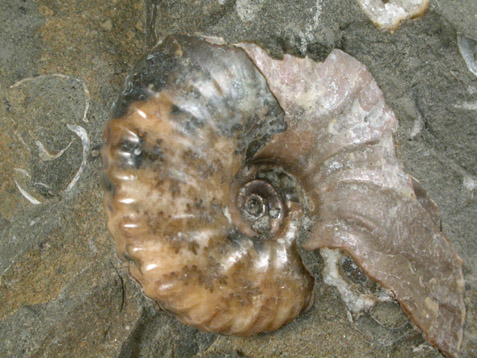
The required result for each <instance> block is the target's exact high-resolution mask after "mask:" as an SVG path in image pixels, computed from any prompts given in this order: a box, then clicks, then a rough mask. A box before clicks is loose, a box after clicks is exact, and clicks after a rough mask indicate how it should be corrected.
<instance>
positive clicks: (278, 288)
mask: <svg viewBox="0 0 477 358" xmlns="http://www.w3.org/2000/svg"><path fill="white" fill-rule="evenodd" d="M113 117H115V118H113V119H112V120H111V121H110V122H109V123H108V125H107V127H106V129H105V132H104V133H105V146H104V148H103V152H102V158H103V163H104V168H105V174H106V175H105V182H106V187H107V188H108V190H107V191H106V194H105V197H104V205H105V208H106V212H107V214H108V217H109V222H108V227H109V230H110V231H111V233H112V235H113V236H114V238H115V239H116V243H117V251H118V255H119V256H120V257H122V258H124V259H126V260H128V261H129V262H130V271H131V273H132V275H133V276H134V277H135V278H136V279H137V280H138V281H139V282H140V283H141V285H142V286H143V288H144V291H145V293H146V294H147V295H148V296H149V297H151V298H153V299H155V300H157V301H158V302H159V303H160V305H161V306H162V307H163V308H165V309H167V310H169V311H171V312H173V313H175V314H176V316H177V317H178V318H179V319H180V320H181V321H182V322H184V323H187V324H191V325H194V326H197V327H199V328H201V329H203V330H206V331H214V332H219V333H223V334H237V335H250V334H255V333H258V332H261V331H273V330H275V329H277V328H278V327H280V326H282V325H283V324H285V323H287V322H289V321H290V320H292V319H293V318H295V317H296V316H297V315H298V314H299V313H300V312H302V311H303V310H304V309H306V308H307V307H308V306H309V305H310V302H311V296H312V291H313V279H312V277H311V276H310V274H309V273H308V272H307V271H306V270H305V268H304V267H303V265H302V262H301V260H300V257H299V256H298V254H297V251H296V243H295V240H296V238H297V236H298V235H299V234H300V230H302V225H301V221H302V217H303V215H304V211H305V208H303V205H304V201H305V198H304V197H303V195H302V189H301V188H300V186H299V185H298V184H297V183H295V182H294V179H293V178H292V177H291V176H290V175H289V174H288V173H286V172H285V171H284V170H282V169H280V168H276V167H275V166H274V165H273V163H253V160H252V159H253V156H254V154H255V152H256V151H257V150H259V149H260V148H261V147H263V145H264V144H265V143H266V142H267V141H268V139H269V138H270V137H271V136H272V135H274V134H276V133H279V132H281V131H284V130H285V129H286V123H285V121H284V113H283V111H282V109H281V108H280V107H279V105H278V103H277V102H276V100H275V98H274V97H273V96H272V94H271V93H270V91H269V89H268V86H267V84H266V82H265V79H264V78H263V76H262V75H261V74H260V73H259V71H258V70H257V69H256V68H255V66H254V65H253V63H252V62H251V61H250V60H249V58H248V57H247V55H246V54H245V52H244V51H243V50H241V49H238V48H234V47H219V46H213V45H210V44H208V43H207V42H204V41H201V40H198V39H196V38H189V37H169V38H168V39H167V40H166V41H165V42H164V43H163V44H162V45H160V46H159V47H158V48H157V49H156V50H155V51H153V52H152V53H151V54H149V55H148V56H147V57H146V58H145V59H144V60H143V61H142V62H141V63H140V64H139V65H138V68H137V69H136V70H135V72H134V74H133V75H132V76H131V77H130V78H129V80H128V83H127V86H126V89H125V91H124V92H123V94H122V95H121V97H120V98H119V99H118V101H117V103H116V104H115V107H114V112H113ZM281 183H284V186H283V188H281V187H279V185H280V184H281ZM237 200H238V201H239V202H240V204H239V205H237V204H234V203H236V202H237Z"/></svg>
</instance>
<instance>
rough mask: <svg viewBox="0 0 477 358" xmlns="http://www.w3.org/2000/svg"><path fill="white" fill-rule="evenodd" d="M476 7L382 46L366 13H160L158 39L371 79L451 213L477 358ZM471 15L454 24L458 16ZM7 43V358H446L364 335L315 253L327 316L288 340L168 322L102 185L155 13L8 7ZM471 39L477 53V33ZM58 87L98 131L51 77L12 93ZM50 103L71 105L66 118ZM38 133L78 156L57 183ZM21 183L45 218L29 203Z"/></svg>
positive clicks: (1, 305) (302, 323)
mask: <svg viewBox="0 0 477 358" xmlns="http://www.w3.org/2000/svg"><path fill="white" fill-rule="evenodd" d="M474 4H475V0H461V1H458V2H455V1H434V2H433V1H431V7H430V9H429V10H428V12H427V14H426V15H424V16H423V17H422V18H420V19H418V20H414V21H406V22H404V23H402V24H401V27H400V28H399V29H398V30H397V31H396V32H395V33H393V34H389V33H386V32H382V31H380V30H377V29H376V28H375V27H374V25H373V24H372V23H371V22H370V21H369V20H368V18H367V17H366V15H364V14H363V13H362V11H361V9H360V8H359V6H358V5H357V2H353V1H347V0H346V1H345V0H340V1H327V2H325V1H305V0H302V1H297V2H289V1H284V0H283V1H271V0H264V1H253V2H252V1H240V0H236V1H232V0H230V1H227V0H217V1H213V0H210V1H205V2H200V1H194V2H191V1H187V2H186V1H174V0H171V1H168V2H167V3H166V2H165V1H164V2H162V3H161V5H160V6H159V9H158V19H157V24H156V25H157V26H156V28H157V35H158V38H160V39H162V38H164V37H165V35H167V34H169V33H172V32H182V33H187V34H192V33H194V32H202V33H206V34H208V35H215V36H223V37H225V39H226V40H227V41H229V42H235V41H239V40H254V41H255V42H258V43H260V44H261V45H262V46H264V47H265V48H266V49H268V50H269V51H270V52H271V53H272V54H274V55H276V56H280V55H281V54H282V53H284V52H287V53H290V54H294V55H302V56H303V55H308V56H310V57H311V58H314V59H317V60H322V59H323V58H325V57H326V55H327V54H328V52H329V51H330V50H331V49H332V48H333V47H338V48H340V49H342V50H344V51H345V52H347V53H349V54H350V55H352V56H354V57H356V58H357V59H358V60H359V61H361V62H362V63H364V64H366V65H367V66H368V68H369V69H370V71H371V73H372V74H373V77H374V78H375V79H376V81H377V82H378V85H379V87H380V88H381V89H382V91H383V92H384V95H385V98H386V103H387V104H388V105H389V106H390V107H391V108H392V109H393V110H394V112H395V113H396V116H397V118H398V120H399V123H400V127H399V130H398V132H397V135H396V137H395V140H396V141H397V143H398V144H399V147H398V156H399V158H400V160H401V163H402V165H403V167H404V169H405V170H406V171H407V172H409V173H410V174H412V175H413V176H415V177H416V178H418V179H419V181H420V182H421V184H422V185H423V187H424V188H425V189H426V190H427V192H428V194H429V196H430V197H431V198H433V199H434V200H435V201H436V202H437V204H438V205H439V207H440V209H441V218H442V229H443V231H444V233H445V234H446V235H447V236H448V237H449V239H450V240H451V242H452V243H453V245H454V247H455V248H456V250H457V252H458V254H459V255H460V256H461V257H462V258H463V260H464V267H465V272H464V275H465V279H466V298H465V300H466V308H467V312H468V314H467V320H466V326H465V331H464V342H463V347H462V352H461V357H475V356H476V355H477V317H476V316H477V260H476V259H475V257H476V256H477V244H476V240H475V237H476V234H477V232H476V231H477V230H476V226H475V218H476V217H477V200H476V199H475V192H476V189H477V184H476V183H477V178H476V176H477V155H476V152H477V133H476V131H477V129H476V128H477V126H476V122H475V117H476V103H477V78H476V77H475V75H474V74H472V73H471V72H470V71H469V70H468V68H467V66H466V64H465V62H464V60H463V59H462V57H461V54H460V53H459V49H458V46H457V40H456V36H457V32H458V31H463V30H462V29H464V30H465V29H469V31H470V29H471V24H475V11H474V12H473V13H472V11H469V9H472V6H474V7H475V5H474ZM456 10H457V11H458V12H459V14H460V15H459V16H458V17H456V19H455V21H454V20H451V17H450V15H448V13H451V12H453V11H454V12H455V11H456ZM465 24H467V25H465ZM469 24H470V25H469ZM461 26H462V27H461ZM0 27H1V29H2V31H1V32H0V34H1V35H0V127H1V129H2V131H1V134H0V148H1V151H0V165H1V169H2V170H1V171H0V176H1V179H0V196H1V211H0V230H1V234H0V275H1V276H0V280H1V281H0V356H2V357H51V356H55V357H62V356H65V357H66V356H67V357H91V356H94V357H123V358H125V357H154V356H161V357H218V356H220V357H222V356H229V357H251V358H254V357H274V356H277V355H278V354H281V356H283V357H336V356H340V357H383V356H389V357H439V356H440V353H439V352H438V351H437V350H435V349H433V348H431V347H429V345H427V344H426V342H425V341H424V339H423V338H422V336H421V334H420V333H418V332H417V331H415V330H413V329H412V327H411V326H410V325H407V326H406V325H404V327H403V328H401V329H399V330H392V329H387V328H385V327H383V325H381V324H379V323H377V322H382V319H381V318H376V317H374V316H373V313H370V314H369V315H364V316H362V317H359V318H357V319H355V321H354V323H351V322H350V321H349V318H348V315H347V312H346V309H345V306H344V305H343V303H342V302H341V299H340V297H339V294H338V292H337V291H336V289H335V288H332V287H330V286H327V285H324V284H323V283H322V282H321V281H320V271H321V265H322V264H321V261H320V257H319V255H318V254H307V253H304V257H305V262H306V263H307V264H308V267H309V268H310V269H311V271H312V272H313V273H314V275H315V276H316V277H317V279H318V284H317V287H316V292H315V294H316V301H315V304H314V306H313V307H312V308H311V309H310V310H309V311H308V312H307V313H305V314H304V315H302V316H300V317H299V318H298V319H297V320H296V321H294V322H293V323H291V324H290V325H288V326H286V327H284V328H283V329H281V330H279V331H277V332H275V333H273V334H263V335H258V336H254V337H250V338H236V337H232V338H231V337H222V336H215V335H211V334H204V333H200V332H198V331H196V330H195V329H193V328H190V327H186V326H184V325H181V324H180V323H178V322H177V321H176V320H174V319H172V318H171V317H169V316H168V315H167V314H165V313H162V312H160V311H157V310H156V308H155V307H154V305H153V304H152V303H151V302H150V301H149V300H147V299H145V298H144V297H143V294H142V292H141V291H140V289H139V287H138V285H136V284H135V283H134V282H133V281H132V280H131V279H130V278H129V276H128V275H127V274H126V271H125V269H124V268H123V266H122V265H121V264H120V263H119V261H118V260H117V258H116V257H115V253H114V245H113V242H112V240H111V238H110V237H109V235H108V233H107V231H106V227H105V217H104V214H103V210H102V207H101V196H102V190H101V186H100V184H99V173H100V163H99V157H98V149H99V147H100V145H101V141H102V140H101V131H102V129H103V127H104V124H105V122H106V120H107V118H108V110H109V108H110V105H111V103H112V101H113V100H114V98H115V97H116V96H117V93H118V91H119V90H120V88H121V86H122V83H123V81H124V78H125V75H126V72H127V71H129V70H130V69H131V68H132V66H133V65H134V63H136V62H137V60H138V59H139V57H140V54H141V53H143V52H145V43H146V41H145V36H144V29H145V22H144V6H143V4H142V3H141V2H139V1H132V0H129V1H112V2H110V3H108V5H106V3H104V2H101V1H96V0H93V1H88V2H86V1H73V0H67V1H64V2H62V3H61V5H59V4H58V3H57V2H55V1H50V0H39V1H37V2H32V1H21V0H9V1H2V2H0ZM4 30H5V31H4ZM466 36H468V37H473V38H474V39H475V32H474V35H472V33H470V32H469V33H467V34H466ZM53 73H60V74H63V75H67V76H71V77H74V78H78V79H79V80H81V81H82V82H84V83H85V84H86V86H87V88H88V91H89V96H90V107H89V109H88V113H87V116H86V119H87V122H85V121H84V120H83V119H82V113H83V111H84V108H85V103H84V102H85V94H84V93H85V92H84V91H83V90H82V89H81V85H80V83H78V82H75V81H69V82H68V81H64V80H60V78H55V79H53V78H51V77H48V78H45V79H41V80H29V81H26V82H23V85H19V86H17V87H15V88H10V87H9V86H11V85H13V84H14V83H16V82H17V81H19V80H22V79H24V78H28V77H31V76H37V75H45V74H53ZM38 81H39V82H38ZM55 81H56V82H55ZM53 82H54V84H53ZM74 83H76V86H78V88H72V86H73V85H74ZM46 84H47V87H44V86H45V85H46ZM68 85H69V86H70V88H69V90H66V89H65V86H66V87H68ZM25 86H26V87H25ZM42 86H43V87H42ZM45 88H46V92H45ZM22 96H24V98H22ZM35 96H36V97H38V96H40V97H41V96H43V97H44V98H45V100H46V102H51V103H61V102H62V101H64V104H63V105H62V106H59V105H58V106H55V107H54V108H55V109H57V110H56V111H50V110H49V109H48V106H47V105H45V106H42V105H40V101H39V100H38V98H36V97H35ZM30 103H31V105H30ZM68 108H69V109H70V115H69V117H68V114H67V113H68V112H67V110H68ZM65 116H66V117H68V118H66V119H65ZM67 124H70V125H75V126H81V127H83V128H84V130H85V131H86V132H87V134H88V138H89V140H90V150H89V152H88V153H87V155H86V166H85V168H84V170H83V172H82V173H81V176H80V177H79V180H78V182H77V183H76V185H75V186H74V187H73V188H72V189H71V190H70V191H68V192H65V185H66V186H67V185H68V184H67V183H68V180H69V178H71V176H72V175H73V176H74V173H75V169H77V168H75V166H76V165H78V164H79V163H81V161H82V158H83V157H82V154H83V153H82V148H83V146H82V142H81V140H80V138H79V137H78V136H77V135H76V134H75V133H73V132H72V131H71V130H69V129H68V127H66V128H65V125H67ZM37 126H44V127H45V128H46V130H42V129H41V128H39V127H37ZM29 132H31V133H32V134H33V135H35V136H37V134H40V135H41V134H44V135H45V137H41V136H40V137H39V140H40V141H42V143H43V142H44V143H43V144H44V146H45V147H46V148H47V149H48V150H49V151H50V152H51V153H53V154H55V153H56V154H57V153H58V151H59V150H62V149H64V148H65V147H66V146H67V145H68V144H69V143H70V142H72V144H71V146H70V147H69V148H68V149H67V150H66V151H65V152H64V154H63V155H65V156H68V157H64V158H63V156H60V157H59V158H58V159H57V160H58V162H57V163H58V164H57V163H56V162H55V164H51V163H48V162H46V163H47V164H48V165H47V166H45V167H42V166H41V165H40V164H39V163H40V162H39V160H38V155H39V151H38V147H37V145H35V144H34V143H35V139H34V138H33V137H32V136H31V135H30V134H29ZM18 133H19V134H20V135H19V134H18ZM49 133H58V134H56V135H55V138H50V136H51V135H52V134H49ZM19 137H22V138H24V140H23V141H24V142H25V144H26V146H27V147H28V148H29V150H28V151H27V150H26V149H23V148H22V146H23V147H25V144H23V143H22V141H21V140H20V138H19ZM37 137H38V136H37ZM32 143H33V145H32ZM69 151H71V153H69ZM28 153H29V154H28ZM67 158H71V159H72V162H71V163H70V161H69V160H64V159H67ZM15 167H17V168H20V169H24V170H26V171H27V172H28V173H29V174H30V176H32V178H41V180H46V179H48V180H50V181H49V182H48V183H52V185H50V186H51V187H52V188H53V190H52V191H51V193H50V192H49V191H48V190H43V191H42V190H41V188H40V187H41V185H40V187H38V185H37V187H35V186H33V184H34V183H35V181H36V180H29V178H28V176H25V175H24V174H22V172H18V171H15V170H14V169H13V168H15ZM34 173H37V174H34ZM55 173H56V176H55V175H54V174H55ZM62 173H64V175H63V174H62ZM32 174H34V175H32ZM58 174H62V175H58ZM16 175H18V177H17V176H16ZM35 175H36V176H35ZM66 177H68V178H66ZM15 179H17V182H18V183H19V184H20V186H21V187H23V188H25V190H27V189H28V188H30V189H31V190H32V191H31V195H32V196H34V195H35V196H34V197H35V198H36V199H37V200H38V201H40V202H41V204H38V205H34V204H32V203H31V202H30V201H28V200H27V199H25V197H24V196H22V195H21V194H20V192H19V190H18V187H17V186H16V184H15V181H14V180H15ZM20 179H21V180H24V181H23V182H20V181H19V180H20ZM29 185H32V186H33V187H30V186H29ZM33 190H37V191H36V192H34V191H33ZM373 317H374V318H373ZM389 317H392V314H391V313H389ZM396 319H398V318H396ZM391 327H392V324H391Z"/></svg>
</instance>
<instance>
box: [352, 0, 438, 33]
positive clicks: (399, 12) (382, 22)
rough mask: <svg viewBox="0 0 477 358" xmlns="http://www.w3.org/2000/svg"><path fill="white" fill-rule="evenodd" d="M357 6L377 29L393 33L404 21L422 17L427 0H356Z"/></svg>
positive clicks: (427, 5) (427, 3)
mask: <svg viewBox="0 0 477 358" xmlns="http://www.w3.org/2000/svg"><path fill="white" fill-rule="evenodd" d="M358 3H359V6H360V7H361V9H362V10H363V12H364V13H365V14H366V15H367V16H368V17H369V19H370V20H371V21H372V22H373V23H374V24H375V25H376V26H377V27H379V28H381V29H385V30H390V31H394V30H397V28H398V27H399V25H400V23H401V22H402V21H404V20H408V19H414V18H416V17H419V16H422V15H424V13H425V12H426V10H427V8H428V7H429V0H390V1H383V0H358Z"/></svg>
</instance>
